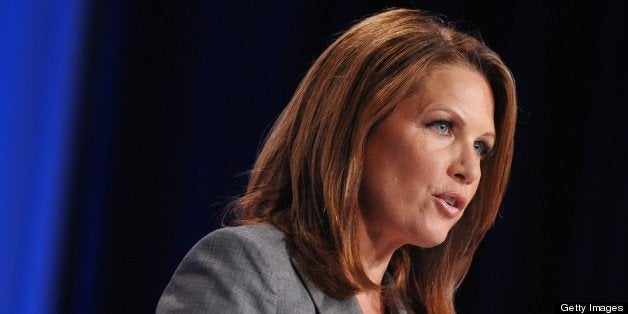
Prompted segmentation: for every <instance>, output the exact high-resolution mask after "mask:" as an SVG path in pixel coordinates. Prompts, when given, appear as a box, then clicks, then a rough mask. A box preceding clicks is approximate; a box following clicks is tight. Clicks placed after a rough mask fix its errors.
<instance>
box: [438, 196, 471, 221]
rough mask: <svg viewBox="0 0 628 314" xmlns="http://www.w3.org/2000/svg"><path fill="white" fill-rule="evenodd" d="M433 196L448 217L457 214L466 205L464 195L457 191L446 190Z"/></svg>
mask: <svg viewBox="0 0 628 314" xmlns="http://www.w3.org/2000/svg"><path fill="white" fill-rule="evenodd" d="M434 196H435V197H436V198H437V199H438V200H439V202H440V203H441V207H442V209H443V211H444V212H445V213H446V214H447V215H448V216H450V217H455V216H457V215H458V213H459V212H461V211H462V210H463V209H464V208H465V206H466V205H467V200H466V199H465V197H464V196H462V195H460V194H458V193H453V192H447V193H442V194H437V195H434Z"/></svg>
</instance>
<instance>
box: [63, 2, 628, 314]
mask: <svg viewBox="0 0 628 314" xmlns="http://www.w3.org/2000/svg"><path fill="white" fill-rule="evenodd" d="M366 3H367V2H366V1H365V2H363V3H361V4H357V3H352V2H350V1H337V2H335V1H334V2H332V1H286V3H279V2H277V3H273V2H261V1H260V2H247V3H244V2H243V3H238V2H230V1H224V2H211V1H181V2H179V1H176V2H175V1H171V2H170V3H168V4H166V2H159V1H129V2H124V1H104V0H101V1H94V2H93V4H92V6H91V8H90V11H89V18H88V19H86V20H87V21H88V22H89V23H88V25H85V27H86V28H87V40H88V41H87V48H86V49H85V51H84V53H83V60H82V69H83V70H82V72H81V79H80V82H81V84H82V85H81V87H80V89H81V97H80V111H79V114H78V118H77V124H76V126H75V129H76V130H77V131H76V132H75V134H76V138H75V145H74V147H75V152H74V153H73V156H74V157H73V165H74V168H73V170H72V173H71V177H72V182H74V183H73V186H72V194H71V202H70V205H71V206H70V210H69V217H68V218H67V221H68V222H67V223H66V225H67V227H66V228H65V230H66V234H65V235H64V239H65V240H64V243H65V246H64V251H63V252H62V256H63V259H64V260H63V262H62V269H60V270H59V273H60V274H61V275H60V278H61V279H60V280H61V281H62V283H63V285H62V287H61V289H59V296H58V306H57V308H58V310H59V311H61V312H68V311H72V312H112V311H115V312H130V313H131V312H133V313H135V312H152V311H154V308H155V305H156V303H157V300H158V298H159V296H160V294H161V292H162V291H163V289H164V288H165V286H166V284H167V283H168V280H169V279H170V276H171V275H172V273H173V272H174V270H175V268H176V266H177V265H178V263H179V262H180V260H181V259H182V258H183V256H184V255H185V253H186V252H187V250H189V249H190V248H191V246H192V245H193V244H194V243H195V242H196V241H197V240H199V239H200V238H201V237H202V236H204V235H205V234H207V233H208V232H210V231H211V230H213V229H215V228H217V227H219V226H220V221H221V217H222V214H221V209H222V208H223V206H224V205H225V204H226V203H228V202H229V201H230V200H231V199H232V198H233V197H235V196H237V195H238V194H240V193H241V192H242V191H243V187H244V185H245V184H246V175H244V174H243V173H244V172H245V171H247V170H248V169H249V168H250V167H251V166H252V163H253V161H254V159H255V157H256V152H257V150H258V148H259V147H260V145H261V140H262V139H263V136H264V134H265V132H266V131H267V130H268V128H269V126H270V125H271V124H272V122H273V121H274V119H275V117H276V116H277V115H278V113H279V112H280V111H281V110H282V108H283V106H284V105H285V104H286V103H287V102H288V100H289V98H290V97H291V94H292V93H293V91H294V89H295V88H296V85H297V84H298V82H299V81H300V79H301V78H302V76H303V75H304V74H305V72H306V71H307V69H308V67H309V65H310V64H311V63H312V62H313V60H314V59H315V58H316V57H317V56H318V55H319V54H320V53H321V52H322V51H323V50H324V49H325V48H326V47H327V46H328V45H329V44H330V43H331V42H332V41H333V39H334V38H335V35H336V34H338V33H339V32H341V31H343V30H345V29H347V28H348V27H350V25H352V24H353V23H354V22H355V21H356V20H359V19H361V18H363V17H365V16H367V15H369V14H373V13H376V12H379V11H381V10H382V9H385V8H388V7H392V6H396V7H410V8H420V9H424V10H428V11H431V12H435V13H440V14H443V15H445V16H447V17H448V20H449V21H455V22H458V23H460V25H461V28H462V29H463V30H467V31H471V32H476V31H477V32H479V33H481V35H482V38H483V39H484V41H485V42H486V43H487V44H488V45H489V46H490V47H492V48H493V49H494V50H495V51H497V53H498V54H500V55H501V56H502V58H503V59H504V61H505V62H506V64H508V65H509V67H510V68H511V70H512V71H513V73H514V76H515V79H516V82H517V88H518V98H519V107H520V111H519V120H518V125H517V134H516V143H517V146H516V152H515V160H514V165H513V171H512V179H511V182H510V186H509V191H508V194H507V196H506V199H505V201H504V204H503V207H502V209H501V210H500V214H499V217H498V219H497V221H496V222H495V226H494V228H493V230H491V231H490V232H489V233H488V235H487V237H486V239H485V240H484V242H483V243H482V245H481V247H480V249H479V250H478V253H477V256H476V258H475V260H474V262H473V265H472V268H471V271H470V273H469V275H468V277H467V279H466V280H465V282H464V284H463V286H462V288H461V289H460V290H459V292H458V294H457V296H456V299H457V302H456V303H457V307H458V310H459V312H460V313H516V312H538V313H543V312H551V311H552V310H553V307H554V303H557V302H628V285H627V283H628V271H627V270H626V267H627V266H628V253H627V252H628V246H627V239H628V231H626V230H627V229H628V225H627V224H628V218H627V215H628V214H627V213H626V210H628V206H627V201H628V199H627V197H626V195H627V194H628V189H627V184H626V180H627V179H628V178H627V176H628V171H627V167H626V158H625V153H624V151H625V149H624V148H625V147H626V145H628V143H627V136H626V133H627V132H626V127H625V123H626V122H627V120H626V116H627V114H628V109H627V105H628V99H627V95H628V94H627V92H626V87H627V81H628V80H627V79H626V78H627V77H626V70H627V67H626V50H625V49H624V48H625V46H626V45H625V41H626V40H627V39H628V37H627V35H626V34H627V33H628V27H627V26H626V17H625V16H626V14H628V10H626V2H623V1H568V2H564V3H560V4H558V3H556V2H552V3H550V2H540V1H539V2H535V1H532V2H528V1H492V2H489V1H473V2H471V1H412V2H410V1H405V2H404V1H372V2H369V4H366Z"/></svg>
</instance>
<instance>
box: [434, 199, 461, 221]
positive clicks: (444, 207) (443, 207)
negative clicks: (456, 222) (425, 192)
mask: <svg viewBox="0 0 628 314" xmlns="http://www.w3.org/2000/svg"><path fill="white" fill-rule="evenodd" d="M436 203H437V204H438V208H439V209H440V211H441V212H442V213H443V214H445V215H446V216H447V217H449V218H456V216H457V215H458V213H460V209H459V208H458V207H454V206H451V205H449V204H447V202H445V200H444V199H442V198H438V197H437V198H436Z"/></svg>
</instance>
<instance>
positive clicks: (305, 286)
mask: <svg viewBox="0 0 628 314" xmlns="http://www.w3.org/2000/svg"><path fill="white" fill-rule="evenodd" d="M173 311H177V312H179V311H185V312H204V313H362V310H361V309H360V305H359V304H358V301H357V299H356V298H355V297H353V298H350V299H347V300H337V299H334V298H332V297H330V296H328V295H327V294H325V293H324V292H323V291H321V290H320V289H318V288H317V287H316V286H315V285H314V284H313V283H311V282H310V281H309V280H308V279H307V278H306V277H305V276H304V275H303V274H302V273H301V272H300V271H299V270H298V268H297V267H295V266H294V265H293V263H292V261H291V259H290V256H289V255H288V251H287V250H286V246H285V244H284V241H283V233H282V232H281V231H279V230H277V229H276V228H275V227H273V226H270V225H250V226H241V227H227V228H223V229H219V230H216V231H214V232H212V233H210V234H209V235H207V236H206V237H204V238H203V239H201V240H200V241H199V242H198V243H197V244H196V245H195V246H194V247H193V248H192V249H191V250H190V252H188V254H187V255H186V256H185V258H184V259H183V261H182V262H181V264H180V265H179V267H178V268H177V270H176V271H175V273H174V275H173V276H172V279H170V283H168V286H167V287H166V290H165V291H164V293H163V295H162V296H161V299H159V303H158V304H157V313H167V312H173ZM401 312H402V313H405V311H401Z"/></svg>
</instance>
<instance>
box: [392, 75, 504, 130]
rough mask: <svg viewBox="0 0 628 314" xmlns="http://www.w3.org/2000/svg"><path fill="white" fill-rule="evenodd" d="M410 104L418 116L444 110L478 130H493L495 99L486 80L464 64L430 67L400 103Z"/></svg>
mask: <svg viewBox="0 0 628 314" xmlns="http://www.w3.org/2000/svg"><path fill="white" fill-rule="evenodd" d="M406 102H409V103H410V106H411V107H412V108H409V109H413V110H416V111H418V113H421V112H424V111H429V110H438V109H445V110H446V111H452V112H454V113H456V114H457V115H459V116H460V117H461V118H464V119H465V120H469V121H471V122H475V123H476V124H479V127H483V128H486V129H489V130H487V131H493V130H494V121H493V119H494V118H493V116H494V100H493V93H492V90H491V87H490V85H489V83H488V81H487V79H486V77H485V76H484V75H482V74H480V73H479V72H478V71H476V70H475V69H473V68H471V67H468V66H464V65H447V66H437V67H434V68H432V69H431V70H430V71H429V72H428V73H427V74H425V75H424V76H423V77H422V78H421V79H420V83H419V84H418V85H417V87H416V89H415V90H414V91H413V93H412V94H411V95H410V96H409V97H407V98H406V100H404V101H403V102H402V103H400V104H399V105H402V104H403V103H406Z"/></svg>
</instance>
